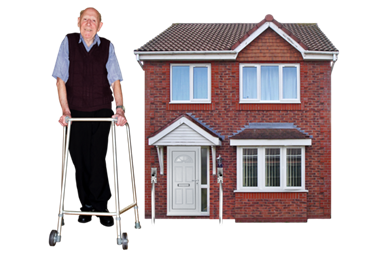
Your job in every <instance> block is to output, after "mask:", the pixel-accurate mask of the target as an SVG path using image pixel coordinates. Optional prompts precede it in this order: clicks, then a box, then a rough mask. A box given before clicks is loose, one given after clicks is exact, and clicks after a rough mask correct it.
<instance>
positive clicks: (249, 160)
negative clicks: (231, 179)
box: [242, 148, 258, 187]
mask: <svg viewBox="0 0 381 253" xmlns="http://www.w3.org/2000/svg"><path fill="white" fill-rule="evenodd" d="M242 164H243V171H242V175H243V176H242V186H243V187H257V186H258V150H257V149H246V148H245V149H243V161H242Z"/></svg>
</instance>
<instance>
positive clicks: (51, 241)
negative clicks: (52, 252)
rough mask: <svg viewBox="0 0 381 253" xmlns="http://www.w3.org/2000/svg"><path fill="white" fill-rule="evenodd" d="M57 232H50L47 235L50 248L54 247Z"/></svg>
mask: <svg viewBox="0 0 381 253" xmlns="http://www.w3.org/2000/svg"><path fill="white" fill-rule="evenodd" d="M57 234H58V232H57V230H52V232H50V235H49V245H50V246H55V245H56V242H57Z"/></svg>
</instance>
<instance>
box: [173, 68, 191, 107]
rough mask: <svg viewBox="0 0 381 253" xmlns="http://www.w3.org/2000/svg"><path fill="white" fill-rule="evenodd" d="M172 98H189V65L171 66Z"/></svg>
mask: <svg viewBox="0 0 381 253" xmlns="http://www.w3.org/2000/svg"><path fill="white" fill-rule="evenodd" d="M172 100H189V66H172Z"/></svg>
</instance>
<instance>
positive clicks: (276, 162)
mask: <svg viewBox="0 0 381 253" xmlns="http://www.w3.org/2000/svg"><path fill="white" fill-rule="evenodd" d="M265 160H266V172H265V173H266V186H270V187H271V186H280V149H279V148H267V149H266V159H265Z"/></svg>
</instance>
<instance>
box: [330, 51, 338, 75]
mask: <svg viewBox="0 0 381 253" xmlns="http://www.w3.org/2000/svg"><path fill="white" fill-rule="evenodd" d="M337 55H338V54H334V55H333V60H332V67H331V75H332V72H333V67H334V66H335V63H336V61H337Z"/></svg>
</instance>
